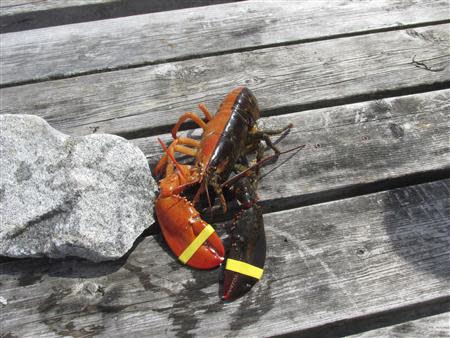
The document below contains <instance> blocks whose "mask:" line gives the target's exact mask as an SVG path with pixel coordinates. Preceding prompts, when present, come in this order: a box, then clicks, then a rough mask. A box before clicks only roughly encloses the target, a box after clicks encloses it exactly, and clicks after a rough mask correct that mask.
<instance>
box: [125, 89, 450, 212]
mask: <svg viewBox="0 0 450 338" xmlns="http://www.w3.org/2000/svg"><path fill="white" fill-rule="evenodd" d="M449 102H450V90H448V89H447V90H441V91H434V92H429V93H422V94H415V95H407V96H401V97H395V98H389V99H383V100H376V101H369V102H363V103H357V104H350V105H345V106H336V107H332V108H329V109H328V108H327V109H318V110H311V111H304V112H300V113H293V114H288V115H283V116H276V117H270V118H263V119H261V121H260V122H261V123H260V125H261V126H262V128H263V129H264V128H267V129H271V128H279V127H282V126H285V125H288V124H289V123H293V125H294V128H293V129H292V130H291V132H290V133H288V134H284V135H282V136H281V137H273V140H276V141H275V142H276V144H277V146H278V147H279V148H280V149H282V150H283V149H289V148H293V147H295V146H297V145H300V144H306V147H305V148H304V149H302V150H300V151H298V152H294V153H291V154H286V155H282V156H281V157H280V159H279V160H278V161H277V162H276V163H274V164H271V165H269V166H266V167H265V168H263V170H262V175H263V177H262V180H261V182H260V186H259V188H258V192H259V197H260V200H261V204H262V206H263V207H264V210H265V212H269V211H270V212H273V211H278V210H283V209H289V208H296V207H299V206H304V205H311V204H317V203H323V202H327V201H331V200H336V199H342V198H349V197H353V196H357V195H362V194H368V193H373V192H377V191H382V190H388V189H392V188H396V187H402V186H408V185H413V184H419V183H424V182H429V181H434V180H439V179H444V178H448V177H450V148H449V146H448V134H449V132H450V127H449V126H448V119H449V115H448V111H449V108H450V106H449ZM200 133H201V130H199V129H197V130H193V131H190V132H188V133H187V135H188V136H193V137H195V138H197V137H199V136H200ZM157 138H161V139H162V140H163V141H164V142H166V143H167V144H168V143H170V141H171V139H172V137H171V135H170V134H165V135H159V136H154V137H148V138H141V139H135V140H132V142H133V143H134V144H135V145H137V146H138V147H139V148H140V149H141V150H142V151H143V152H144V154H145V155H146V156H147V158H148V160H149V164H150V167H151V168H153V167H154V165H155V164H156V161H157V160H158V159H159V158H160V156H161V155H162V150H161V147H160V145H159V143H158V142H157ZM270 153H271V151H268V154H270Z"/></svg>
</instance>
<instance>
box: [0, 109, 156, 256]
mask: <svg viewBox="0 0 450 338" xmlns="http://www.w3.org/2000/svg"><path fill="white" fill-rule="evenodd" d="M0 152H1V153H0V166H1V168H0V216H1V219H0V255H3V256H9V257H30V256H32V257H40V256H47V257H53V258H62V257H66V256H79V257H83V258H87V259H90V260H92V261H97V262H98V261H103V260H110V259H116V258H119V257H121V256H123V255H124V254H125V253H126V252H127V251H128V250H129V249H130V248H131V247H132V245H133V242H134V241H135V240H136V238H137V237H138V236H139V235H140V234H141V233H142V232H143V231H144V230H145V229H146V228H147V227H149V226H150V225H151V224H152V223H153V222H154V219H153V201H154V198H155V194H156V189H157V185H156V183H155V181H154V180H153V178H152V176H151V173H150V169H149V167H148V164H147V161H146V158H145V156H144V154H143V153H142V152H141V151H140V150H139V149H138V148H137V147H136V146H134V145H133V144H131V143H130V142H128V141H126V140H125V139H123V138H121V137H118V136H114V135H106V134H99V135H96V134H94V135H88V136H84V137H73V136H68V135H65V134H62V133H60V132H58V131H57V130H55V129H53V128H52V127H50V126H49V125H48V124H47V122H45V121H44V120H43V119H41V118H39V117H37V116H32V115H0Z"/></svg>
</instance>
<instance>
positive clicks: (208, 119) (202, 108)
mask: <svg viewBox="0 0 450 338" xmlns="http://www.w3.org/2000/svg"><path fill="white" fill-rule="evenodd" d="M198 108H199V109H200V110H201V111H202V112H203V114H205V118H206V121H208V122H209V121H211V120H212V119H213V117H212V114H211V113H210V112H209V110H208V108H206V106H205V105H204V104H203V103H200V104H199V105H198Z"/></svg>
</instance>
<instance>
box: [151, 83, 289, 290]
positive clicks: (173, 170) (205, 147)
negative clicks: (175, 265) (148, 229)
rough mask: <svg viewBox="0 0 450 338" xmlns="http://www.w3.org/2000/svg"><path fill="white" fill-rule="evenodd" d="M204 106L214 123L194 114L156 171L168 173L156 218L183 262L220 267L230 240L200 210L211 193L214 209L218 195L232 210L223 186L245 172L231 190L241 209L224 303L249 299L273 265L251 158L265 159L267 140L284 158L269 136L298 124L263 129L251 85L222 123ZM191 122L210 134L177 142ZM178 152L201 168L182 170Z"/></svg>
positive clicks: (227, 102)
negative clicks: (267, 250)
mask: <svg viewBox="0 0 450 338" xmlns="http://www.w3.org/2000/svg"><path fill="white" fill-rule="evenodd" d="M199 108H200V110H201V111H202V112H203V113H204V115H205V118H206V121H207V123H205V122H203V120H201V119H200V117H199V116H198V115H196V114H193V113H191V112H187V113H185V114H183V115H182V116H181V117H180V119H179V121H178V122H177V124H176V125H175V126H174V127H173V129H172V136H173V138H174V141H173V142H172V143H171V144H170V146H169V147H168V148H166V147H165V146H164V144H163V143H162V142H161V145H162V146H163V148H164V150H165V154H164V155H163V156H162V158H161V159H160V161H159V162H158V164H157V165H156V167H155V169H154V173H155V174H156V175H158V174H160V173H161V172H162V170H163V169H164V168H165V177H164V178H163V179H162V180H160V190H161V192H160V195H159V197H158V198H157V200H156V215H157V217H158V221H159V224H160V227H161V230H162V233H163V236H164V238H165V240H166V242H167V244H168V245H169V247H170V249H171V250H172V252H173V253H174V254H175V255H176V256H177V257H178V258H179V259H180V260H181V261H182V262H183V263H185V264H187V265H189V266H191V267H194V268H197V269H211V268H215V267H218V266H219V265H220V264H221V263H222V261H223V259H224V254H225V252H224V247H223V245H222V241H221V240H220V238H219V236H218V235H217V234H216V233H215V231H214V229H213V228H212V227H211V226H210V225H208V224H207V223H206V222H205V221H204V220H202V218H201V216H200V214H199V212H198V211H197V210H196V209H195V207H194V206H195V205H197V204H198V203H199V200H200V199H201V197H202V196H203V194H205V195H206V198H207V200H208V204H209V206H211V204H212V203H211V195H213V197H215V196H217V197H219V199H220V203H221V205H222V208H223V210H224V212H226V210H227V201H226V199H225V195H224V193H223V189H222V186H223V185H224V183H225V182H226V181H227V179H228V178H229V176H230V175H231V173H232V172H234V173H236V174H237V175H236V176H235V177H237V178H238V179H237V180H236V181H235V183H233V185H232V187H231V188H230V189H229V190H230V191H231V192H232V196H233V198H234V199H236V200H238V201H239V202H240V203H241V207H240V211H239V212H237V213H236V214H235V217H234V219H233V225H232V227H231V228H230V241H231V247H230V248H229V249H228V251H227V252H228V261H227V263H226V268H225V280H224V299H233V298H236V297H238V296H240V295H242V294H243V293H245V292H246V291H247V290H248V289H249V288H250V287H251V285H253V284H254V283H255V282H256V281H257V280H258V279H259V278H260V277H261V275H262V268H263V266H264V261H265V247H266V243H265V236H264V226H263V221H262V212H261V210H260V207H259V206H258V205H257V203H256V193H255V189H256V182H257V178H258V177H257V172H258V169H256V170H253V171H251V170H250V171H249V170H248V166H247V165H246V163H247V160H246V155H247V154H249V153H252V152H255V153H256V154H257V161H260V160H261V159H262V156H263V151H262V150H261V149H263V147H262V146H261V141H262V140H264V141H265V143H266V144H267V145H268V146H269V147H271V148H272V149H273V150H274V151H275V153H276V154H279V153H280V152H279V150H278V149H277V148H276V147H275V146H274V145H273V144H272V143H271V141H270V138H269V135H273V134H278V133H281V132H283V131H284V130H287V129H288V128H290V127H291V125H289V126H287V127H286V128H283V129H280V130H276V131H270V132H267V131H261V130H259V129H258V128H257V125H256V120H257V119H258V118H259V117H260V112H259V108H258V105H257V102H256V98H255V97H254V95H253V94H252V93H251V91H250V90H249V89H247V88H245V87H239V88H236V89H235V90H233V91H232V92H231V93H229V94H228V95H227V97H226V98H225V99H224V101H223V102H222V104H221V105H220V107H219V110H218V111H217V113H216V115H215V116H214V117H212V115H211V114H210V113H209V111H208V110H207V109H206V107H205V106H203V105H199ZM187 119H192V120H193V121H194V122H195V123H197V124H198V125H199V126H200V127H201V128H202V129H203V134H202V137H201V140H200V141H199V140H195V139H192V138H187V137H178V136H177V132H178V129H179V128H180V126H181V124H182V123H183V122H184V121H185V120H187ZM175 153H182V154H186V155H189V156H191V157H194V158H195V160H194V163H193V164H191V165H187V164H179V163H178V162H177V161H176V159H175ZM247 172H248V174H247ZM255 172H256V174H255ZM239 173H241V174H239ZM242 173H245V175H243V174H242ZM249 176H250V177H249ZM192 187H195V188H197V191H196V193H195V194H194V193H192V192H191V190H192V189H191V188H192Z"/></svg>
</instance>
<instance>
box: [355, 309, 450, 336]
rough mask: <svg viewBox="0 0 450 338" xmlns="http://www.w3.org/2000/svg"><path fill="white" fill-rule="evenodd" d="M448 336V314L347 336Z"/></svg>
mask: <svg viewBox="0 0 450 338" xmlns="http://www.w3.org/2000/svg"><path fill="white" fill-rule="evenodd" d="M449 334H450V312H446V313H442V314H439V315H435V316H429V317H425V318H420V319H417V320H412V321H409V322H406V323H402V324H398V325H392V326H388V327H384V328H380V329H376V330H371V331H367V332H364V333H361V334H356V335H352V336H349V337H351V338H378V337H392V338H394V337H408V338H416V337H417V338H423V337H434V338H439V337H442V338H444V337H448V336H449Z"/></svg>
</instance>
